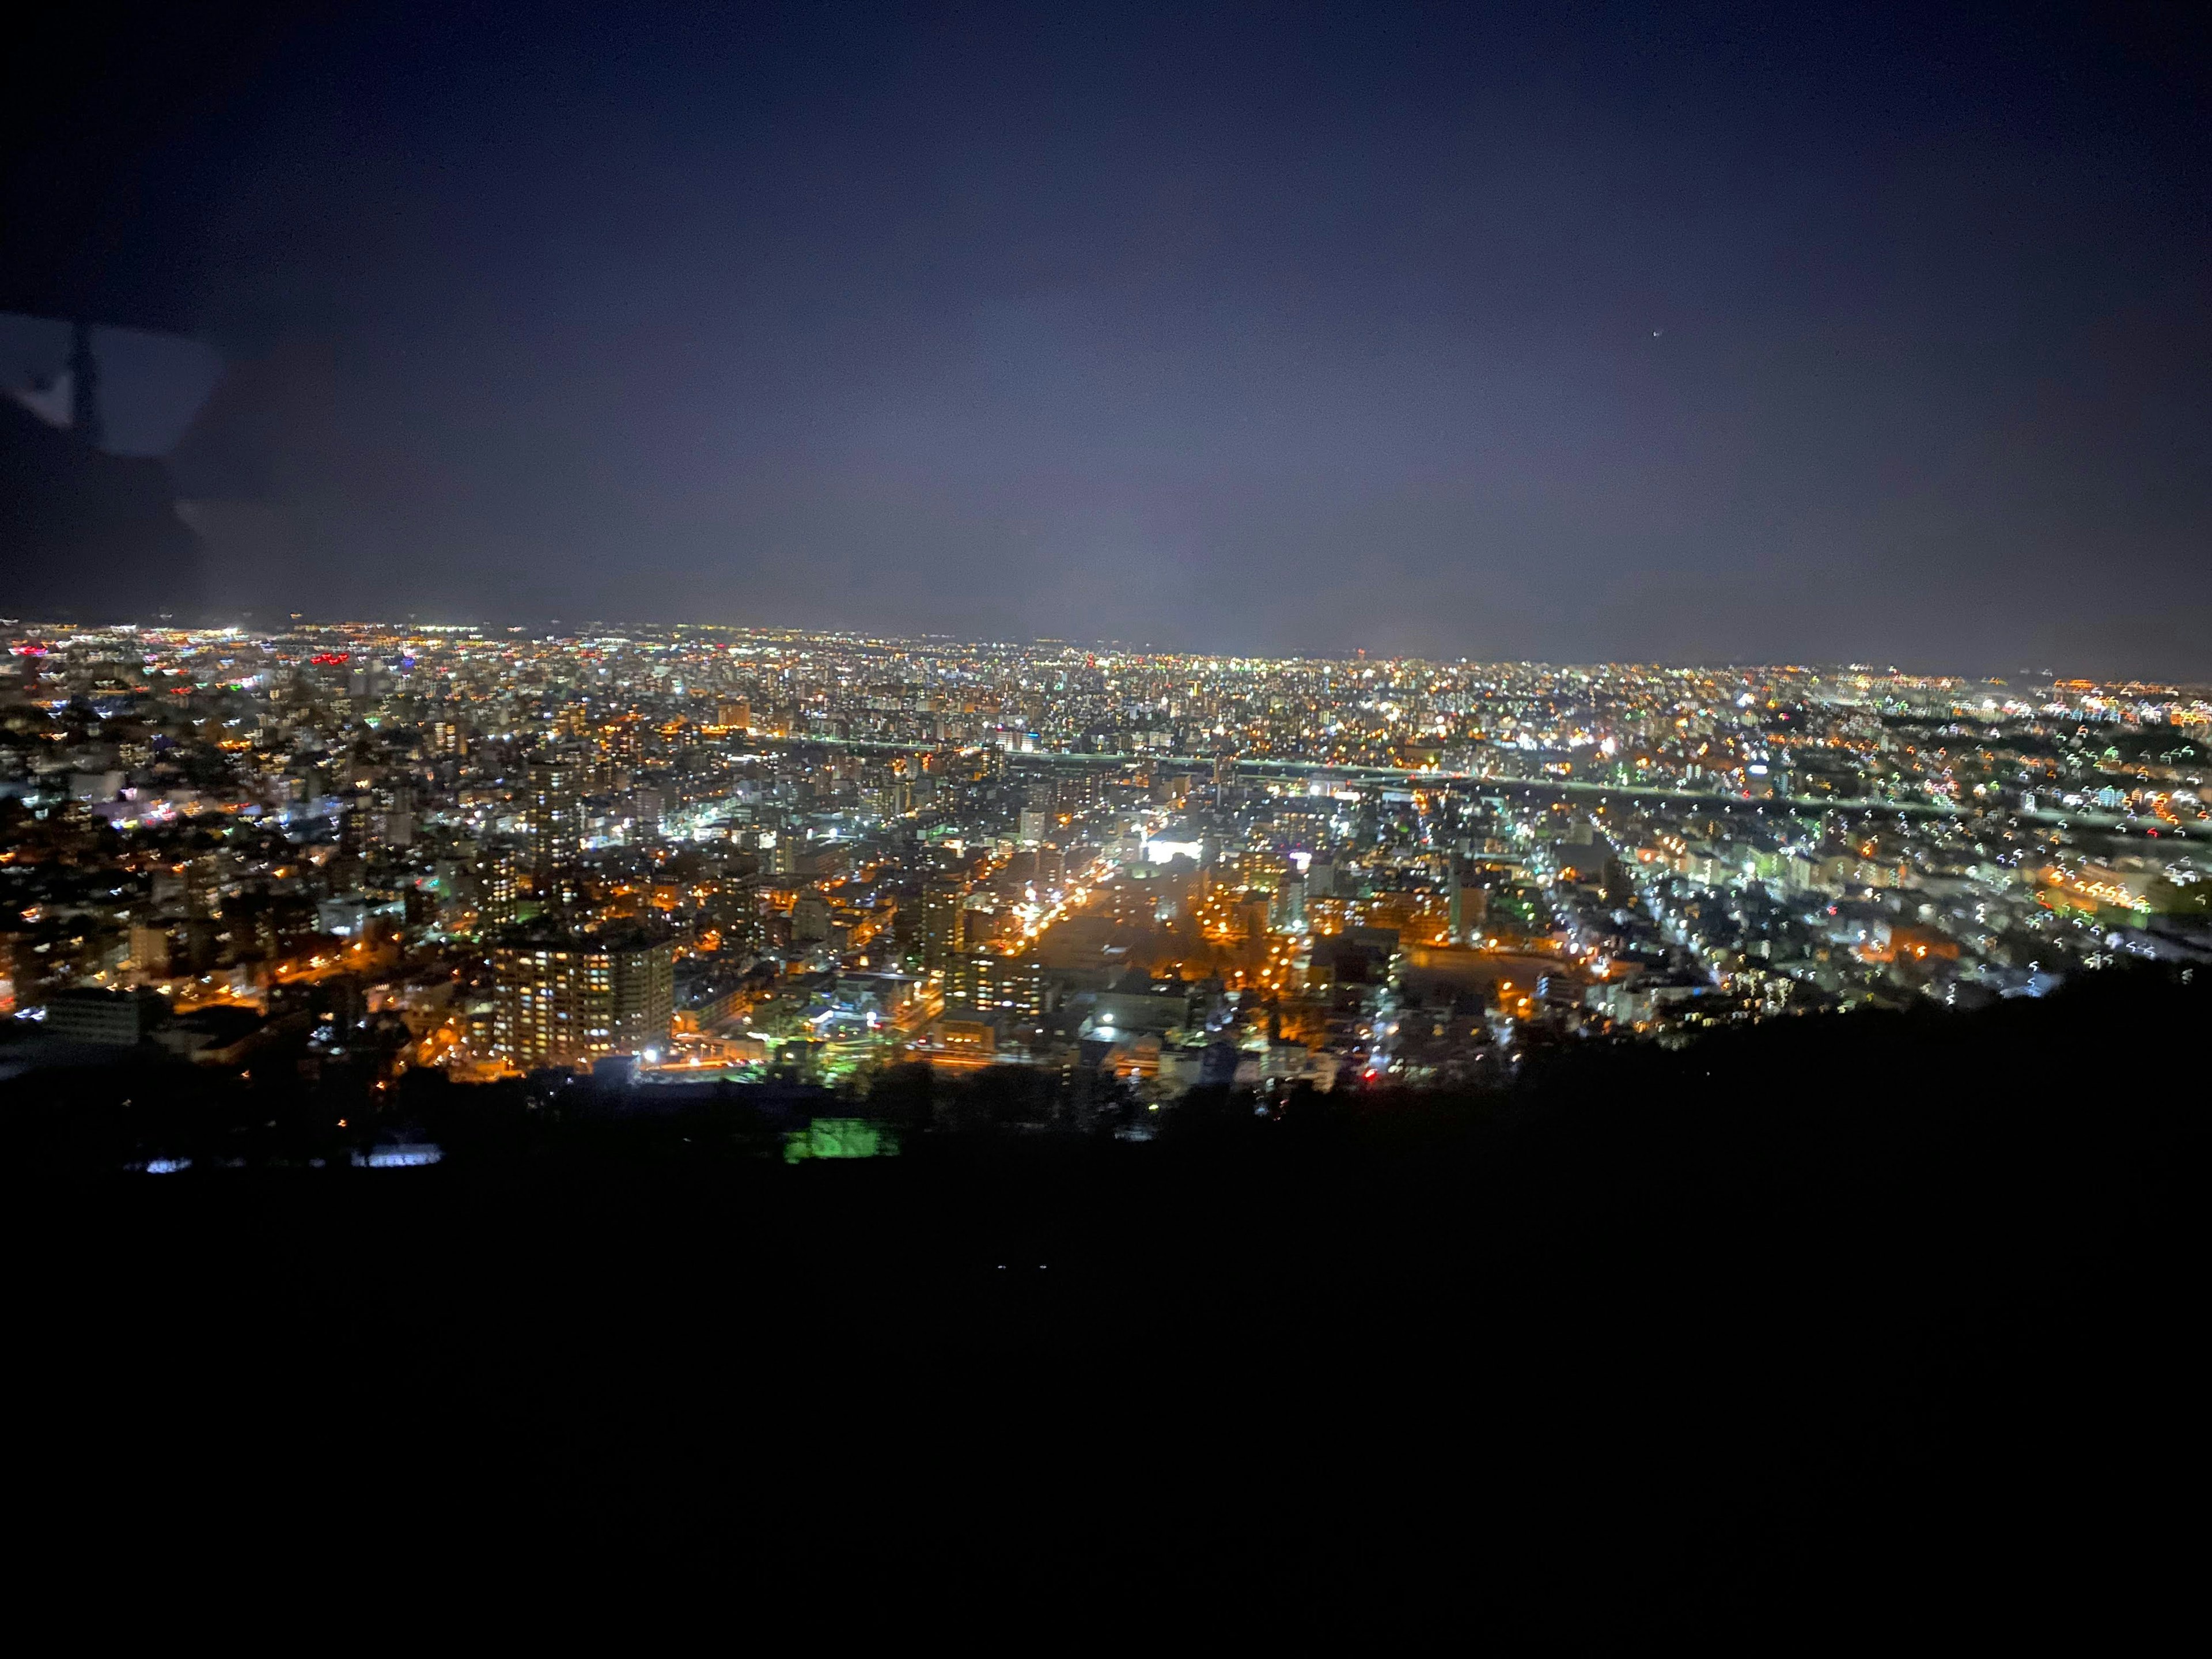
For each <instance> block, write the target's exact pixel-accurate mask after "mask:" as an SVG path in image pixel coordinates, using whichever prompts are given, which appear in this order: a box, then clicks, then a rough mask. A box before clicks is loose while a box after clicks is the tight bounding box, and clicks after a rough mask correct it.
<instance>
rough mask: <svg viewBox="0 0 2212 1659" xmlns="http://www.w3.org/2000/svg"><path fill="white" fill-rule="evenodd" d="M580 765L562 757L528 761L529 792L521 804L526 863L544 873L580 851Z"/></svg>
mask: <svg viewBox="0 0 2212 1659" xmlns="http://www.w3.org/2000/svg"><path fill="white" fill-rule="evenodd" d="M583 775H584V763H583V762H582V761H581V760H580V758H578V757H574V756H569V755H566V754H551V755H548V754H539V755H533V756H532V757H531V758H530V778H529V792H528V794H527V796H526V799H525V800H524V802H523V811H522V820H523V825H524V833H525V834H526V836H527V837H528V839H529V845H530V863H531V867H532V869H533V870H536V871H538V872H544V871H547V870H550V869H551V868H552V867H553V866H555V865H556V864H563V863H566V862H567V861H568V860H571V859H573V858H574V857H575V856H576V854H578V853H580V851H582V850H583V845H584V787H583V786H584V776H583Z"/></svg>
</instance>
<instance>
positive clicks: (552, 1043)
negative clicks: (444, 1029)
mask: <svg viewBox="0 0 2212 1659" xmlns="http://www.w3.org/2000/svg"><path fill="white" fill-rule="evenodd" d="M491 963H492V977H493V987H494V988H493V996H492V1052H493V1053H494V1054H496V1055H498V1056H499V1057H500V1058H501V1059H504V1060H511V1061H513V1063H514V1064H515V1065H516V1066H520V1067H521V1068H522V1069H523V1070H525V1071H528V1070H530V1069H532V1068H533V1067H535V1066H574V1065H577V1064H580V1063H581V1062H584V1061H586V1060H598V1059H600V1058H603V1057H605V1056H606V1055H610V1054H644V1053H646V1052H647V1050H649V1049H653V1048H658V1047H659V1046H660V1045H661V1044H662V1043H664V1042H666V1041H667V1039H668V1033H669V1029H670V1026H671V1023H672V1022H673V1020H674V1018H675V1014H676V979H675V963H676V950H675V946H674V945H673V944H672V943H671V941H670V940H669V939H667V938H666V936H665V935H664V934H661V933H658V932H655V931H653V930H651V929H648V928H643V927H639V928H631V929H625V930H621V931H611V932H608V933H588V934H580V933H564V932H561V931H558V930H556V929H550V928H538V929H526V930H524V931H521V932H519V933H509V934H507V935H506V936H505V937H503V938H502V939H501V940H500V942H499V943H498V944H497V945H495V946H494V947H493V949H492V952H491Z"/></svg>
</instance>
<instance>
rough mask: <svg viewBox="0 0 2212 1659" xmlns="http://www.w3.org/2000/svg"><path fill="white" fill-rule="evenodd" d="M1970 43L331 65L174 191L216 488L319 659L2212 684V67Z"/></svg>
mask: <svg viewBox="0 0 2212 1659" xmlns="http://www.w3.org/2000/svg"><path fill="white" fill-rule="evenodd" d="M1539 10H1542V11H1545V12H1547V15H1545V16H1544V17H1543V18H1541V19H1540V20H1539V21H1531V19H1530V14H1531V13H1532V12H1536V11H1539ZM1784 10H1790V11H1802V15H1796V16H1792V17H1789V18H1783V17H1780V16H1778V15H1767V14H1770V13H1779V12H1782V11H1784ZM1924 10H1925V9H1921V8H1914V9H1909V10H1908V9H1895V10H1888V11H1884V10H1877V9H1856V8H1842V7H1833V8H1807V9H1794V8H1792V9H1783V8H1760V9H1742V10H1739V11H1728V12H1719V11H1699V10H1697V9H1685V8H1680V7H1674V6H1667V7H1651V8H1607V7H1571V8H1560V9H1537V8H1529V7H1526V6H1515V7H1508V8H1499V9H1496V10H1494V11H1489V12H1486V11H1483V10H1481V9H1476V8H1471V7H1466V6H1454V7H1449V8H1441V9H1432V10H1431V9H1393V8H1389V7H1386V6H1379V5H1375V4H1366V5H1361V6H1356V7H1347V8H1344V9H1334V10H1332V9H1297V8H1282V7H1273V8H1267V9H1264V10H1262V9H1253V10H1235V9H1232V10H1227V11H1212V12H1203V13H1202V14H1201V15H1198V17H1197V19H1196V21H1194V17H1193V15H1192V14H1194V12H1197V11H1199V9H1193V8H1187V7H1179V8H1172V9H1164V10H1162V11H1159V12H1157V13H1146V12H1145V11H1143V10H1141V9H1138V8H1133V7H1129V6H1115V7H1109V8H1100V9H1096V10H1094V11H1090V12H1088V13H1087V14H1085V13H1081V12H1079V9H1075V8H1070V7H1065V6H1059V7H1050V8H1043V7H1040V8H1033V9H1000V8H982V7H939V8H910V9H888V10H876V9H862V8H856V7H845V6H841V7H836V8H827V9H763V10H750V11H749V10H743V9H729V8H702V9H698V10H696V11H688V10H683V9H665V8H644V9H629V8H624V9H614V8H608V9H602V10H585V9H573V10H571V9H549V8H543V7H531V8H518V9H513V10H512V11H507V12H501V11H498V10H489V9H466V10H465V13H464V14H462V15H453V14H452V12H451V9H446V10H444V11H441V12H433V11H422V12H417V11H411V10H409V9H398V10H393V9H383V8H380V9H374V10H373V11H372V10H366V9H364V10H349V9H341V10H339V11H337V12H336V13H333V14H331V15H328V16H326V17H325V18H324V19H323V20H321V21H319V22H317V23H316V24H315V25H314V26H313V27H309V28H306V29H303V30H301V31H299V32H297V33H294V34H292V35H290V36H289V37H287V38H286V39H284V40H282V41H281V42H280V43H279V44H278V45H277V46H276V47H274V48H273V49H272V50H271V52H270V55H269V56H268V57H267V58H266V59H265V62H264V63H263V64H261V66H260V67H259V68H258V69H256V70H254V72H253V73H252V74H251V75H248V76H243V77H241V78H240V82H239V83H238V84H237V85H236V86H235V87H234V88H229V89H228V90H226V91H225V93H224V94H223V97H222V99H221V100H215V101H214V102H213V103H212V104H211V105H210V106H209V107H207V108H204V109H203V110H201V111H200V112H197V114H196V115H194V116H193V118H192V119H191V122H190V123H187V124H186V125H185V126H184V127H181V128H179V131H177V132H176V133H174V134H172V135H170V137H169V138H168V139H167V141H165V144H164V147H163V149H162V155H161V162H160V164H159V166H158V167H155V169H154V173H153V175H152V176H153V177H154V178H155V187H154V189H153V191H152V193H153V194H154V195H155V196H157V197H158V196H160V195H161V191H164V190H167V191H172V192H173V197H174V200H175V201H176V202H179V203H184V204H189V207H190V211H189V212H188V213H183V214H179V212H177V211H175V210H170V211H168V212H167V214H166V216H165V215H164V213H163V212H161V211H160V210H155V211H152V212H150V213H149V216H148V219H147V223H148V225H149V231H148V234H149V236H152V237H153V238H154V239H155V242H156V243H157V244H161V245H164V246H166V245H169V244H173V245H174V248H175V251H176V252H177V255H178V258H177V259H176V260H175V261H174V262H173V263H174V264H176V265H177V266H178V267H179V268H184V269H189V270H191V271H192V272H194V273H196V274H195V276H194V277H193V279H192V288H193V293H192V303H193V306H194V308H195V311H196V313H197V316H198V317H199V318H200V319H203V321H204V324H205V325H206V326H208V327H210V329H212V330H214V331H216V332H217V333H218V334H219V335H221V336H222V337H223V338H224V339H225V340H226V342H227V343H228V344H229V346H230V347H231V349H233V350H234V352H235V353H237V354H239V355H240V356H261V357H263V358H264V362H263V363H262V365H261V367H260V369H259V370H258V374H259V376H260V378H259V380H258V381H255V382H253V383H252V385H251V386H247V387H246V389H245V390H244V391H242V392H241V391H239V390H237V389H235V388H234V396H233V397H232V398H231V400H230V404H229V407H228V410H227V412H226V413H225V414H224V417H223V422H222V429H221V430H216V431H209V432H204V433H203V434H202V435H200V439H199V441H198V443H197V447H196V448H194V449H192V450H191V451H190V452H189V453H188V454H187V455H186V456H185V458H184V460H187V461H189V462H190V463H191V465H189V466H188V467H185V471H187V472H188V473H189V474H190V476H189V477H187V480H186V482H187V483H188V484H190V485H191V488H192V489H194V490H195V491H196V492H197V493H200V494H208V495H223V494H226V493H231V494H246V495H259V496H262V497H264V498H265V499H267V500H269V501H274V502H276V504H277V505H278V507H280V508H281V511H282V514H283V522H284V524H285V525H286V526H287V529H286V532H285V535H286V538H288V539H286V540H285V542H284V550H283V552H282V553H281V554H280V555H276V556H273V557H274V562H273V563H272V562H270V557H271V556H269V555H267V552H266V549H265V548H264V558H263V562H262V564H260V565H259V566H257V567H256V571H257V574H255V575H254V576H253V577H252V582H253V584H254V586H255V587H256V590H257V591H256V592H255V593H254V594H253V595H252V597H253V598H255V599H262V600H264V601H265V602H266V603H268V604H270V605H276V606H278V607H283V608H293V609H299V608H313V609H316V610H320V611H343V612H349V613H364V612H375V613H393V612H399V611H421V612H423V613H425V614H428V613H430V612H434V611H435V612H442V613H449V614H451V615H453V616H456V617H460V616H489V615H513V616H518V617H519V616H523V615H530V616H538V617H542V616H547V615H553V616H560V617H639V618H680V617H696V618H702V619H714V620H726V621H732V622H763V623H793V624H802V625H804V624H820V625H827V626H854V627H867V628H874V629H896V630H902V631H921V630H925V629H927V630H937V631H953V632H961V633H981V634H989V635H1006V636H1027V635H1037V634H1054V635H1084V636H1092V637H1121V638H1129V639H1145V640H1151V641H1158V642H1160V643H1163V644H1172V645H1178V646H1193V647H1209V648H1221V649H1239V648H1243V649H1255V650H1271V651H1283V650H1308V649H1310V650H1346V649H1349V648H1351V647H1355V646H1358V647H1366V648H1367V649H1369V650H1370V651H1375V652H1381V651H1396V650H1409V651H1419V652H1423V653H1431V654H1449V655H1454V656H1456V655H1462V654H1464V655H1470V656H1478V657H1493V656H1511V657H1541V658H1549V659H1554V660H1575V659H1596V658H1601V657H1609V658H1638V659H1693V658H1707V659H1712V658H1730V659H1838V658H1853V659H1869V658H1872V659H1883V660H1897V661H1899V662H1902V663H1905V664H1907V665H1913V666H1920V667H1927V668H1955V669H1960V670H1996V671H2004V670H2008V669H2013V668H2018V667H2021V666H2035V667H2041V666H2046V665H2047V666H2051V667H2055V668H2060V669H2066V670H2077V671H2129V670H2136V671H2143V672H2146V673H2165V674H2199V675H2212V580H2208V577H2212V406H2209V405H2208V397H2207V389H2208V387H2212V316H2208V312H2207V307H2206V296H2207V295H2212V229H2208V221H2207V212H2206V208H2207V199H2206V191H2207V179H2208V178H2212V172H2208V169H2207V167H2206V165H2205V164H2206V162H2207V161H2208V159H2212V156H2208V149H2212V147H2209V146H2208V145H2207V143H2206V126H2205V118H2206V103H2205V95H2206V81H2205V77H2204V75H2203V66H2204V64H2205V61H2206V60H2205V58H2204V56H2203V53H2202V52H2201V50H2200V49H2199V48H2200V45H2201V43H2200V42H2199V41H2198V40H2195V39H2192V38H2191V37H2190V36H2188V35H2186V34H2185V33H2180V32H2179V31H2178V30H2176V29H2175V28H2173V27H2170V26H2169V25H2168V24H2167V23H2166V21H2162V18H2163V17H2164V16H2165V15H2164V14H2160V13H2158V12H2154V11H2148V12H2136V11H2124V10H2120V9H2111V8H2100V9H2095V10H2093V11H2092V10H2089V9H2084V10H2082V11H2081V12H2079V13H2069V12H2063V11H2040V10H2036V9H2032V8H2031V9H2021V8H2018V7H2006V8H2002V9H2000V8H1994V7H1992V8H1988V9H1983V10H1979V11H1977V12H1972V13H1967V14H1960V15H1954V16H1953V17H1952V18H1950V19H1948V21H1934V22H1931V21H1930V20H1929V19H1928V18H1927V17H1926V16H1925V15H1923V12H1924ZM2175 15H2185V14H2175ZM179 227H181V228H179ZM164 239H166V240H164ZM257 410H258V413H257ZM271 411H276V412H274V413H272V412H271ZM180 465H183V463H182V462H181V461H180Z"/></svg>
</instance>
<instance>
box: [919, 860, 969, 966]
mask: <svg viewBox="0 0 2212 1659" xmlns="http://www.w3.org/2000/svg"><path fill="white" fill-rule="evenodd" d="M967 904H968V892H967V884H965V883H964V882H959V881H955V880H952V879H951V878H939V879H937V880H935V881H933V882H931V883H930V884H929V885H928V887H927V890H925V891H924V892H923V893H922V896H921V966H922V971H923V972H925V973H931V974H935V973H941V972H943V971H945V969H948V968H950V967H951V965H952V963H953V959H954V958H955V957H957V956H959V954H960V953H961V951H963V950H964V949H966V948H967V944H968V925H967V924H968V910H967Z"/></svg>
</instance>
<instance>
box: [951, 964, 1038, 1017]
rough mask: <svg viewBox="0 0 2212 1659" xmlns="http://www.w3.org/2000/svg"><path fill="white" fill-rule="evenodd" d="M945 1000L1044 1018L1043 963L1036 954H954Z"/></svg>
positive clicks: (1022, 1015)
mask: <svg viewBox="0 0 2212 1659" xmlns="http://www.w3.org/2000/svg"><path fill="white" fill-rule="evenodd" d="M945 1000H946V1001H947V1002H948V1003H961V1004H965V1005H966V1006H969V1007H970V1008H981V1009H983V1010H985V1011H987V1012H993V1013H1004V1014H1012V1015H1015V1016H1017V1017H1019V1018H1028V1019H1042V1018H1044V1012H1045V981H1044V964H1043V963H1040V962H1039V961H1038V960H1037V959H1036V957H1033V956H1020V957H1006V956H1000V954H999V953H998V952H997V951H969V952H968V953H967V954H965V955H963V956H960V957H956V958H954V960H953V963H952V967H951V970H950V971H949V972H948V973H947V974H946V975H945Z"/></svg>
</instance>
